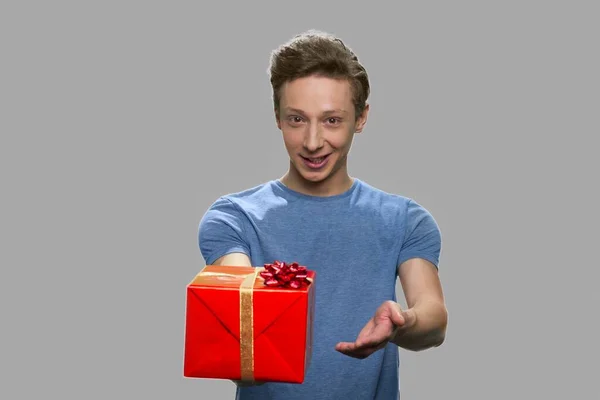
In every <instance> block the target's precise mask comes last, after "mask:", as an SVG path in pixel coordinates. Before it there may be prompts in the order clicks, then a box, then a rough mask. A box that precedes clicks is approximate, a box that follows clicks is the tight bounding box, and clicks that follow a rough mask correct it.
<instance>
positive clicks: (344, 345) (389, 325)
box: [335, 300, 416, 359]
mask: <svg viewBox="0 0 600 400" xmlns="http://www.w3.org/2000/svg"><path fill="white" fill-rule="evenodd" d="M415 323H416V315H415V313H414V311H413V310H412V309H408V310H405V311H403V310H402V308H401V307H400V305H399V304H398V303H396V302H394V301H391V300H390V301H386V302H385V303H383V304H382V305H381V306H379V308H378V309H377V311H376V312H375V316H374V317H373V318H371V319H370V320H369V322H367V324H366V325H365V327H364V328H363V329H362V330H361V331H360V333H359V334H358V337H357V338H356V341H355V342H340V343H338V344H337V345H336V346H335V349H336V350H337V351H339V352H340V353H343V354H345V355H347V356H350V357H354V358H359V359H363V358H367V357H368V356H370V355H371V354H373V353H374V352H376V351H378V350H381V349H383V348H384V347H385V346H386V345H387V344H388V343H389V342H390V340H392V339H393V338H394V337H395V336H396V335H397V334H399V333H400V331H402V330H406V329H408V328H410V327H411V326H413V325H414V324H415Z"/></svg>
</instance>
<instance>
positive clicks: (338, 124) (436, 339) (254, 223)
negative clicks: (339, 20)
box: [198, 31, 448, 400]
mask: <svg viewBox="0 0 600 400" xmlns="http://www.w3.org/2000/svg"><path fill="white" fill-rule="evenodd" d="M269 72H270V80H271V85H272V89H273V101H274V112H275V120H276V123H277V127H278V129H279V130H280V131H281V133H282V136H283V142H284V144H285V147H286V149H287V152H288V154H289V169H288V170H287V172H286V173H285V175H283V176H282V177H280V178H278V179H274V180H271V181H269V182H266V183H263V184H261V185H259V186H256V187H253V188H249V189H246V190H244V191H241V192H238V193H233V194H229V195H226V196H222V197H220V198H219V199H218V200H216V201H215V202H214V203H213V204H212V205H211V207H210V208H209V210H208V211H207V212H206V214H205V215H204V216H203V217H202V219H201V221H200V225H199V237H198V239H199V246H200V249H201V252H202V255H203V257H204V259H205V262H206V264H207V265H210V264H213V265H233V266H262V265H264V264H265V263H272V262H273V261H275V260H281V261H286V262H293V261H296V262H299V263H300V264H301V265H306V266H307V267H308V268H309V269H313V270H315V271H316V273H317V277H318V278H317V279H318V290H317V292H316V295H317V297H316V311H315V321H314V329H315V331H314V343H313V358H312V362H311V365H310V368H309V369H308V371H307V375H306V379H305V382H304V383H303V384H286V383H278V382H266V383H265V382H257V383H250V384H247V383H242V382H236V383H237V385H238V387H237V394H236V398H237V399H240V400H254V399H256V400H258V399H260V400H265V399H274V400H275V399H277V400H279V399H281V400H296V399H303V400H304V399H317V400H321V399H334V400H340V399H348V400H354V399H376V400H392V399H394V400H395V399H398V396H399V378H398V366H399V351H398V348H399V347H401V348H404V349H408V350H412V351H419V350H424V349H428V348H432V347H436V346H439V345H440V344H442V342H443V341H444V337H445V332H446V324H447V318H448V317H447V310H446V306H445V301H444V296H443V293H442V287H441V283H440V280H439V277H438V263H439V256H440V250H441V235H440V230H439V229H438V226H437V224H436V222H435V220H434V219H433V217H432V215H431V214H430V213H429V212H428V211H427V210H426V209H425V208H423V207H422V206H421V205H419V204H418V203H417V202H416V201H414V200H412V199H410V198H407V197H404V196H401V195H394V194H389V193H386V192H384V191H382V190H379V189H377V188H375V187H373V186H370V185H369V184H367V183H366V182H364V181H362V180H360V179H358V178H355V177H351V176H349V174H348V167H347V162H348V154H349V152H350V148H351V145H352V141H353V138H354V135H355V134H357V133H360V132H361V131H362V130H363V129H364V127H365V123H366V121H367V115H368V112H369V105H368V104H367V98H368V96H369V91H370V87H369V80H368V76H367V72H366V70H365V68H364V67H363V66H362V65H361V64H360V63H359V60H358V58H357V56H356V55H355V54H354V52H353V51H352V50H351V49H349V48H348V47H346V46H345V45H344V43H343V42H342V41H341V40H340V39H338V38H336V37H334V36H332V35H330V34H326V33H323V32H318V31H308V32H305V33H303V34H301V35H298V36H296V37H294V38H293V39H292V40H290V41H289V42H288V43H286V44H284V45H282V46H281V47H279V48H278V49H276V50H274V51H273V52H272V54H271V63H270V68H269ZM397 278H399V279H400V282H401V285H402V288H403V292H404V295H405V297H406V304H407V308H406V309H403V308H402V307H401V306H400V305H399V304H398V303H397V302H396V293H395V286H396V279H397Z"/></svg>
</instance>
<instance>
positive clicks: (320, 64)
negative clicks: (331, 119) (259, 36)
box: [268, 30, 370, 118]
mask: <svg viewBox="0 0 600 400" xmlns="http://www.w3.org/2000/svg"><path fill="white" fill-rule="evenodd" d="M268 72H269V75H270V80H271V86H272V88H273V103H274V106H275V110H276V111H277V112H279V105H280V96H281V87H282V86H283V85H284V84H285V83H286V82H290V81H293V80H294V79H298V78H303V77H307V76H312V75H318V76H324V77H328V78H333V79H347V80H348V82H349V83H350V86H351V88H352V94H353V99H352V100H353V103H354V109H355V114H356V115H355V117H356V118H358V117H359V116H360V115H361V114H362V112H363V110H364V109H365V106H366V103H367V98H368V97H369V92H370V85H369V77H368V75H367V71H366V70H365V68H364V67H363V66H362V65H361V64H360V62H359V61H358V57H357V56H356V54H354V52H353V51H352V50H351V49H350V48H348V47H347V46H346V45H344V43H343V42H342V41H341V40H340V39H339V38H337V37H335V36H333V35H331V34H329V33H326V32H321V31H317V30H309V31H306V32H304V33H301V34H299V35H296V36H295V37H293V38H292V39H291V40H290V41H288V42H287V43H285V44H283V45H281V46H280V47H279V48H277V49H276V50H273V51H272V52H271V59H270V64H269V70H268Z"/></svg>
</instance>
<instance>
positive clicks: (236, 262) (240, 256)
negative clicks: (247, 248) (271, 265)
mask: <svg viewBox="0 0 600 400" xmlns="http://www.w3.org/2000/svg"><path fill="white" fill-rule="evenodd" d="M213 265H222V266H233V267H251V266H252V263H251V262H250V258H249V257H248V256H247V255H245V254H244V253H229V254H226V255H224V256H223V257H221V258H219V259H218V260H217V261H215V262H214V263H213Z"/></svg>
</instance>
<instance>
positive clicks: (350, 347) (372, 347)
mask: <svg viewBox="0 0 600 400" xmlns="http://www.w3.org/2000/svg"><path fill="white" fill-rule="evenodd" d="M387 342H388V341H387V340H384V341H379V342H372V343H370V344H368V345H367V344H361V343H357V342H340V343H338V344H337V345H336V346H335V349H336V350H337V351H339V352H340V353H343V354H346V355H348V356H352V357H356V358H364V357H367V356H369V355H371V354H373V353H374V352H376V351H377V350H380V349H382V348H383V347H385V345H386V344H387Z"/></svg>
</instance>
